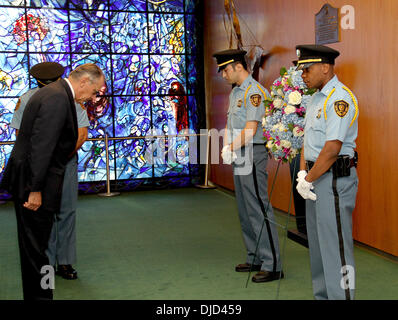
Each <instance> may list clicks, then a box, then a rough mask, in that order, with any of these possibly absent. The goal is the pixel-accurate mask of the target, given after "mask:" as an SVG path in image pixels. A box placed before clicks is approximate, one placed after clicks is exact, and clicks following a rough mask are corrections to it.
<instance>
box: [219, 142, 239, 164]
mask: <svg viewBox="0 0 398 320" xmlns="http://www.w3.org/2000/svg"><path fill="white" fill-rule="evenodd" d="M221 157H222V160H223V162H224V163H225V164H232V162H234V161H235V160H236V158H237V156H236V153H235V152H233V151H231V145H229V144H228V145H226V146H224V148H222V150H221Z"/></svg>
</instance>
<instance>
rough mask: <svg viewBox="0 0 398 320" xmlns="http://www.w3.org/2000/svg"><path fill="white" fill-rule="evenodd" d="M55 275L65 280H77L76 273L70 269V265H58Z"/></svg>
mask: <svg viewBox="0 0 398 320" xmlns="http://www.w3.org/2000/svg"><path fill="white" fill-rule="evenodd" d="M55 274H57V275H59V276H61V277H62V278H64V279H67V280H75V279H77V271H76V270H75V269H73V268H72V266H71V265H70V264H60V265H58V268H57V271H56V272H55Z"/></svg>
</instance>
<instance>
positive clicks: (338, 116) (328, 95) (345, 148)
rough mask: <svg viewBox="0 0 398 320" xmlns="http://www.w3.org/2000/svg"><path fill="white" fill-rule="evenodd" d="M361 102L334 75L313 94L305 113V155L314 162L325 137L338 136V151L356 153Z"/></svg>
mask: <svg viewBox="0 0 398 320" xmlns="http://www.w3.org/2000/svg"><path fill="white" fill-rule="evenodd" d="M358 114H359V110H358V104H357V99H356V98H355V96H354V95H353V93H352V92H351V91H350V90H349V89H348V88H347V87H346V86H344V84H342V83H341V82H340V81H339V80H338V78H337V76H334V77H333V78H332V79H331V80H330V81H329V82H328V83H327V84H326V85H325V86H324V87H323V88H322V90H321V91H318V92H317V93H315V94H314V95H313V96H312V99H311V100H310V102H309V104H308V107H307V112H306V116H305V126H304V159H305V160H307V161H313V162H315V161H316V159H317V158H318V155H319V153H320V152H321V150H322V148H323V147H324V145H325V143H326V141H331V140H339V141H341V142H342V143H343V144H342V147H341V150H340V153H339V155H349V156H350V158H352V157H354V149H355V147H356V144H355V139H356V138H357V136H358Z"/></svg>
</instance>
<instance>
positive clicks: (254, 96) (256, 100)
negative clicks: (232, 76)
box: [250, 93, 261, 108]
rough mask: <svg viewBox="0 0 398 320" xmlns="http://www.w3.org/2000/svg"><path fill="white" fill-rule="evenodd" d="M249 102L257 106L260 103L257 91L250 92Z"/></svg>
mask: <svg viewBox="0 0 398 320" xmlns="http://www.w3.org/2000/svg"><path fill="white" fill-rule="evenodd" d="M250 102H251V103H252V105H253V106H255V107H256V108H257V107H258V106H259V105H260V104H261V95H259V94H258V93H255V94H252V95H251V96H250Z"/></svg>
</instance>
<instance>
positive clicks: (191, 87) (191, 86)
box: [187, 56, 198, 94]
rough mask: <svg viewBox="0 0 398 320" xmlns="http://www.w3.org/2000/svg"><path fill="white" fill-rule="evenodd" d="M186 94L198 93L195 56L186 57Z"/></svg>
mask: <svg viewBox="0 0 398 320" xmlns="http://www.w3.org/2000/svg"><path fill="white" fill-rule="evenodd" d="M187 67H188V86H187V87H188V94H195V93H198V70H197V58H196V56H187Z"/></svg>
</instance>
